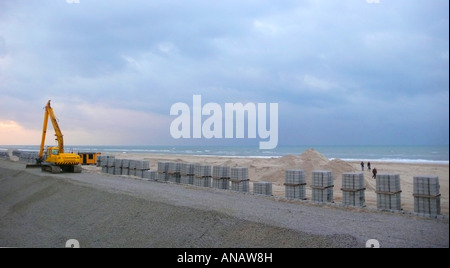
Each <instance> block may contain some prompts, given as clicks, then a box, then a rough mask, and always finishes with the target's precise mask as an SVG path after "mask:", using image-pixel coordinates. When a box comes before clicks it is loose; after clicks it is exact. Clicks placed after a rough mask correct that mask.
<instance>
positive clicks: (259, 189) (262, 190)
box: [253, 181, 272, 196]
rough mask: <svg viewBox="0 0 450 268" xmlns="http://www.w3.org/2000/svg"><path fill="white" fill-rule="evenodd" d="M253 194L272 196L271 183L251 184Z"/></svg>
mask: <svg viewBox="0 0 450 268" xmlns="http://www.w3.org/2000/svg"><path fill="white" fill-rule="evenodd" d="M253 193H254V194H258V195H268V196H272V183H271V182H264V181H261V182H255V183H253Z"/></svg>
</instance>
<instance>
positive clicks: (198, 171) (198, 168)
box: [195, 164, 212, 177]
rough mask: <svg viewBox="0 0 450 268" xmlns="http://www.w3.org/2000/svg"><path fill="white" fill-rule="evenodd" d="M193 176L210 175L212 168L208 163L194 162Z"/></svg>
mask: <svg viewBox="0 0 450 268" xmlns="http://www.w3.org/2000/svg"><path fill="white" fill-rule="evenodd" d="M195 176H196V177H211V176H212V168H211V166H209V165H203V164H196V165H195Z"/></svg>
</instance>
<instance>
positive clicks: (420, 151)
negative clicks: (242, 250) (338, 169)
mask: <svg viewBox="0 0 450 268" xmlns="http://www.w3.org/2000/svg"><path fill="white" fill-rule="evenodd" d="M8 149H14V150H19V151H39V146H33V145H31V146H25V145H21V146H1V145H0V151H4V150H8ZM308 149H315V150H316V151H318V152H319V153H321V154H323V155H324V156H326V157H327V158H329V159H342V160H346V161H373V162H396V163H430V164H446V165H448V164H449V146H448V145H445V146H322V145H319V146H311V145H308V146H278V147H277V148H276V149H273V150H260V149H259V148H258V147H245V146H239V147H232V146H203V147H202V146H131V145H130V146H124V145H122V146H98V145H90V146H66V151H72V152H101V153H114V154H117V153H122V154H156V155H158V154H159V155H197V156H211V157H214V156H221V157H232V158H279V157H283V156H286V155H300V154H301V153H303V152H304V151H306V150H308Z"/></svg>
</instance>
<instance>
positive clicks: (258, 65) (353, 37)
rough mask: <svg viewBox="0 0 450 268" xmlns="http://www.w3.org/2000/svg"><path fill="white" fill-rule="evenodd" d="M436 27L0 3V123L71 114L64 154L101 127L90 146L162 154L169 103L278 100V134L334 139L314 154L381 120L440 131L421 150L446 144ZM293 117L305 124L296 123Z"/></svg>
mask: <svg viewBox="0 0 450 268" xmlns="http://www.w3.org/2000/svg"><path fill="white" fill-rule="evenodd" d="M448 17H449V16H448V2H446V1H441V0H431V1H427V3H426V4H424V3H423V1H418V0H408V1H406V0H399V1H381V2H380V3H379V4H376V5H370V4H368V3H367V2H366V1H360V0H351V1H319V0H308V1H269V0H267V1H266V0H263V1H235V0H232V1H207V0H194V1H189V2H186V1H172V0H169V1H164V2H159V1H140V0H132V1H126V2H124V1H118V0H112V1H80V4H67V3H66V1H63V0H61V1H38V2H37V1H33V2H30V1H3V2H1V3H0V115H1V116H0V119H1V120H12V121H15V122H17V123H18V124H19V125H21V126H23V127H24V128H26V129H28V128H30V129H34V128H35V127H34V125H36V124H37V122H40V121H41V120H42V118H41V117H42V115H41V114H40V113H39V111H40V110H39V109H40V108H42V107H43V106H44V104H45V102H46V101H47V100H48V99H52V100H54V105H55V107H58V108H59V109H58V110H61V111H62V112H63V113H64V114H63V115H61V117H62V118H66V117H71V115H70V114H71V112H73V114H77V115H83V116H82V117H80V118H82V120H81V119H77V118H70V120H71V121H70V122H71V124H72V122H74V124H75V125H76V126H78V127H77V129H75V128H73V126H72V125H70V126H68V127H67V131H78V132H76V133H75V132H74V133H75V134H76V135H75V134H74V136H77V137H83V138H80V139H78V140H76V142H83V141H85V142H86V143H88V142H91V143H97V142H101V141H102V139H99V138H98V137H100V136H102V135H101V134H102V133H105V132H106V133H109V132H108V128H113V129H114V133H115V134H114V135H110V139H109V140H103V141H104V142H110V143H120V142H123V143H127V141H126V140H125V138H122V137H127V136H132V137H133V139H132V140H133V141H136V142H139V143H146V142H149V143H151V142H153V143H155V144H160V143H161V144H162V143H171V142H175V141H172V140H170V139H169V137H170V135H169V134H168V131H169V127H168V125H169V123H170V122H169V121H170V119H169V117H168V116H169V109H170V107H171V105H172V104H173V103H176V102H187V103H189V102H190V101H191V100H192V95H194V94H201V95H202V96H203V99H204V100H207V101H208V102H217V103H225V102H279V103H280V117H281V116H282V115H283V118H280V121H282V122H284V125H280V129H284V131H286V132H288V133H290V132H295V131H294V129H295V130H297V129H296V128H295V127H293V126H291V124H292V122H297V121H300V122H302V129H320V127H318V123H315V121H316V120H318V121H321V122H322V123H321V124H323V125H325V126H326V125H327V123H328V125H333V126H336V128H339V129H343V130H340V132H342V134H341V135H339V137H340V138H341V139H340V140H337V138H335V137H332V136H333V135H328V136H327V135H325V134H324V135H323V136H321V138H320V139H319V140H317V139H314V142H315V143H331V140H333V142H339V143H342V144H345V143H347V142H350V141H353V139H352V137H351V136H352V133H354V131H355V130H356V129H360V126H359V125H358V124H359V121H357V120H355V119H354V117H355V115H365V116H369V117H370V118H371V119H372V120H373V121H375V120H377V121H379V122H380V124H381V125H383V124H384V123H383V122H385V121H386V120H384V118H389V120H390V121H391V120H394V119H395V120H394V121H392V123H390V124H389V127H392V126H394V128H395V129H396V130H397V132H399V133H400V132H401V133H404V132H405V131H406V130H413V129H415V128H414V127H413V126H415V125H419V122H420V125H421V126H423V128H424V129H431V128H436V126H438V125H439V124H440V125H442V128H440V129H441V130H443V131H444V132H445V130H446V129H447V133H446V135H441V134H439V133H435V132H433V137H435V139H436V141H435V142H436V143H448V123H447V122H444V123H443V121H438V120H442V119H443V118H444V119H445V118H446V117H448V101H445V100H444V101H442V100H439V99H438V98H437V97H436V96H445V95H446V94H447V95H448V88H449V79H448V73H449V67H448V45H449V42H448V40H449V34H448V32H449V31H448V21H449V19H448ZM424 101H427V102H426V103H424ZM436 101H439V102H438V103H439V104H438V105H435V102H436ZM429 102H432V103H429ZM283 105H284V106H285V107H283ZM36 107H37V108H36ZM66 107H67V108H66ZM90 107H97V108H98V111H97V113H96V112H95V111H93V110H90ZM376 107H379V109H377V108H376ZM416 107H421V113H420V114H418V113H417V108H416ZM437 107H439V108H437ZM445 108H447V109H446V110H445ZM70 109H74V110H73V111H70ZM36 110H38V112H36ZM66 110H67V114H66V113H65V111H66ZM283 111H289V112H283ZM101 113H104V118H101V117H99V116H97V115H95V114H101ZM303 113H309V114H310V115H311V117H310V119H309V120H304V121H303V120H302V119H298V116H299V115H302V114H303ZM392 113H396V114H401V115H404V117H405V118H400V117H396V116H395V117H393V116H392ZM122 114H123V115H126V116H125V118H124V116H122ZM412 114H414V115H415V117H411V116H408V115H412ZM105 118H108V120H106V119H105ZM116 118H117V119H119V120H116ZM127 118H129V119H128V120H127ZM338 119H339V120H338ZM426 119H428V120H426ZM106 121H110V122H119V121H120V122H122V121H123V123H121V124H124V127H123V128H120V127H119V126H120V125H114V123H112V124H113V125H111V124H108V123H105V122H106ZM75 122H76V123H75ZM153 122H156V123H153ZM38 128H39V127H37V128H36V130H38ZM369 129H370V130H369ZM94 130H98V131H97V132H95V135H94V137H95V138H92V137H91V136H90V135H89V133H91V132H92V131H94ZM361 132H362V133H363V134H364V135H366V136H367V135H372V134H371V133H372V129H371V128H367V131H363V130H361ZM83 133H84V134H83ZM147 133H152V137H155V138H154V139H151V141H148V140H147ZM328 133H330V132H328ZM345 133H348V135H345ZM364 135H362V136H364ZM284 136H285V137H286V138H285V140H284V142H285V143H290V144H292V143H296V142H298V139H296V138H295V137H291V136H290V135H284ZM288 136H289V137H288ZM318 136H319V135H315V137H318ZM445 136H447V139H445V138H446V137H445ZM442 137H443V138H442ZM397 139H398V137H397V136H395V135H393V136H392V137H391V138H390V137H388V136H385V137H383V140H384V141H385V142H386V143H388V142H390V143H395V141H396V140H397ZM305 140H312V138H307V137H305ZM428 141H429V139H428V138H424V137H419V136H417V137H416V138H415V139H411V143H421V142H422V143H423V142H428ZM74 142H75V141H74ZM381 142H382V141H380V143H381ZM398 142H402V141H401V140H400V141H398Z"/></svg>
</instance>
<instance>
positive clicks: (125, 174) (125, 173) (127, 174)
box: [121, 168, 130, 176]
mask: <svg viewBox="0 0 450 268" xmlns="http://www.w3.org/2000/svg"><path fill="white" fill-rule="evenodd" d="M121 170H122V175H123V176H129V175H130V170H129V169H128V168H122V169H121Z"/></svg>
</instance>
